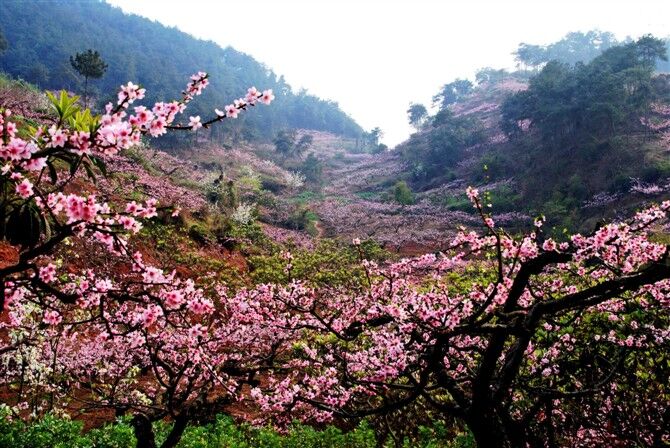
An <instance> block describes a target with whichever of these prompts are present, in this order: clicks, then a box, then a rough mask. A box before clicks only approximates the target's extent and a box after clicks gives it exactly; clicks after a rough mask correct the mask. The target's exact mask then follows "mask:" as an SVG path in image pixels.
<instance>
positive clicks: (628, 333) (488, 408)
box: [242, 189, 670, 447]
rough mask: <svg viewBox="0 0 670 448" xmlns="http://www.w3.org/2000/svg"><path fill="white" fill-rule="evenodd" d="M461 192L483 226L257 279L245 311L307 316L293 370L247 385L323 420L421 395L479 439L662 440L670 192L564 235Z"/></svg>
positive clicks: (285, 415) (275, 408)
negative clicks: (313, 283)
mask: <svg viewBox="0 0 670 448" xmlns="http://www.w3.org/2000/svg"><path fill="white" fill-rule="evenodd" d="M468 194H469V196H470V198H471V200H472V201H473V203H474V205H475V206H476V207H477V208H478V210H479V211H480V212H481V216H482V218H483V222H484V224H485V228H486V233H485V234H483V235H479V234H477V233H475V232H468V231H465V230H463V231H462V232H461V233H459V234H458V236H457V237H456V238H455V239H454V240H453V242H452V246H451V249H450V250H449V251H447V252H445V253H444V254H440V256H435V255H432V254H431V255H426V256H423V257H419V258H416V259H412V260H403V261H401V262H399V263H397V264H394V265H392V266H390V267H388V268H380V267H379V266H376V265H375V264H373V263H369V262H365V261H364V262H363V263H364V265H365V267H366V270H367V273H368V279H369V284H368V285H367V286H366V287H363V288H361V289H360V290H359V291H341V290H337V289H332V290H330V289H320V290H315V289H311V288H309V287H308V286H306V285H300V284H294V285H291V287H290V288H288V289H277V288H275V289H271V288H269V287H267V286H264V287H263V288H262V289H260V290H256V291H255V292H254V294H255V295H256V296H257V298H258V299H257V300H258V303H257V304H256V305H255V306H253V307H252V308H251V309H249V310H248V317H247V318H248V319H250V320H258V321H261V320H265V319H268V318H269V317H270V316H272V318H273V319H283V320H284V321H285V323H284V324H283V326H285V327H292V328H295V329H300V330H301V331H302V335H301V342H300V348H299V350H298V353H297V356H295V357H294V358H293V359H291V360H290V361H289V362H288V363H286V364H285V367H286V371H285V372H284V373H283V374H280V375H276V376H274V377H272V378H271V379H270V384H269V386H268V387H258V388H255V389H254V390H253V391H252V394H253V396H254V397H255V398H256V399H257V400H258V402H259V403H260V404H261V406H262V408H263V410H264V411H266V412H267V415H271V416H273V417H274V418H275V419H276V421H278V422H280V423H281V422H284V423H285V422H287V421H288V420H290V419H291V418H295V417H296V416H301V417H302V418H305V419H308V420H309V419H313V420H317V421H323V420H326V421H327V420H330V419H332V418H333V417H335V416H344V417H363V416H369V415H373V414H383V413H392V412H396V411H398V410H403V409H407V408H411V407H412V406H414V405H416V404H417V403H420V405H421V407H422V408H423V407H427V408H429V409H431V410H432V412H433V413H434V414H433V415H435V414H437V415H439V416H441V418H445V419H446V420H447V421H449V420H448V419H449V418H453V419H456V420H457V421H461V422H463V423H464V424H465V425H466V426H467V427H468V428H469V429H470V431H472V433H473V435H474V437H475V439H476V441H477V444H478V446H482V447H508V446H514V447H517V446H518V447H522V446H537V447H545V446H567V445H574V446H639V445H638V444H642V445H644V446H660V445H662V444H666V443H668V442H669V441H670V432H669V431H668V427H669V426H668V418H669V416H668V405H669V404H670V391H668V389H667V384H668V383H667V378H668V359H669V358H668V355H669V353H668V350H667V349H668V343H669V342H670V339H669V338H670V328H669V324H670V313H669V312H668V311H669V309H668V307H669V305H670V280H668V278H669V277H670V265H669V264H668V251H669V248H668V247H666V246H665V245H663V244H656V243H653V242H651V241H650V240H649V239H648V238H647V236H646V234H647V232H648V231H649V229H650V228H652V227H653V226H654V225H655V224H656V223H657V222H658V221H659V220H661V219H664V218H665V216H666V214H667V212H668V210H669V209H670V201H666V202H664V203H663V204H661V205H660V206H654V207H651V208H649V209H647V210H645V211H641V212H639V213H638V214H637V215H636V216H635V217H634V218H633V219H632V221H631V222H630V223H614V224H609V225H606V226H604V227H602V228H601V229H599V230H598V231H596V232H595V233H594V234H592V235H589V236H582V235H574V236H572V237H571V238H570V239H569V240H567V241H565V242H561V243H557V242H556V241H554V240H552V239H550V238H546V239H545V238H544V237H543V236H542V221H537V222H536V230H535V232H533V233H531V234H530V235H527V236H523V237H518V238H515V237H513V236H511V235H508V234H507V233H506V232H504V231H503V230H501V229H499V228H497V227H496V226H495V223H494V222H493V220H492V219H491V218H490V217H489V216H487V215H486V214H484V213H483V211H482V207H481V204H480V199H479V196H478V192H477V191H476V190H474V189H469V191H468ZM354 243H355V244H357V243H358V241H354ZM248 294H249V292H243V293H242V295H245V296H246V295H248ZM282 316H283V317H282ZM287 372H288V373H287Z"/></svg>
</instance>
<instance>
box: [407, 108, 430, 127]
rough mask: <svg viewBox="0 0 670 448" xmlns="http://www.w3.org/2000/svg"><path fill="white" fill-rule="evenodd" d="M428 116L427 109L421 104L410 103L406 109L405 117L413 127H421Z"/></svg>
mask: <svg viewBox="0 0 670 448" xmlns="http://www.w3.org/2000/svg"><path fill="white" fill-rule="evenodd" d="M427 118H428V110H427V109H426V106H424V105H423V104H418V103H412V104H410V105H409V108H408V109H407V119H408V120H409V124H411V125H412V126H413V127H414V129H417V130H419V129H421V126H423V124H424V123H425V122H426V119H427Z"/></svg>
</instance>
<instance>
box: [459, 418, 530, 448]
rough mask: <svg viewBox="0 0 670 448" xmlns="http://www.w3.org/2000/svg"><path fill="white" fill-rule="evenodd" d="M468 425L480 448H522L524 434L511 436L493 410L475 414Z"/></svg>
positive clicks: (468, 421)
mask: <svg viewBox="0 0 670 448" xmlns="http://www.w3.org/2000/svg"><path fill="white" fill-rule="evenodd" d="M466 423H467V425H468V428H469V429H470V431H471V432H472V435H473V436H474V438H475V442H476V443H477V447H478V448H517V447H522V446H523V444H522V443H521V441H520V439H522V438H523V435H522V434H511V433H510V431H508V428H505V425H504V424H503V421H502V420H501V418H500V416H498V415H497V413H496V412H495V410H493V409H484V410H481V411H479V412H473V413H471V414H470V417H469V418H467V420H466Z"/></svg>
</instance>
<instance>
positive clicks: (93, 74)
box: [70, 49, 107, 106]
mask: <svg viewBox="0 0 670 448" xmlns="http://www.w3.org/2000/svg"><path fill="white" fill-rule="evenodd" d="M70 65H72V68H74V69H75V70H77V72H78V73H79V74H80V75H81V76H83V77H84V105H85V106H86V105H87V104H88V79H89V78H91V79H99V78H102V75H104V74H105V72H106V71H107V64H106V63H105V61H103V60H102V57H101V56H100V53H98V52H97V51H94V50H91V49H89V50H86V51H85V52H83V53H77V54H75V55H74V56H70Z"/></svg>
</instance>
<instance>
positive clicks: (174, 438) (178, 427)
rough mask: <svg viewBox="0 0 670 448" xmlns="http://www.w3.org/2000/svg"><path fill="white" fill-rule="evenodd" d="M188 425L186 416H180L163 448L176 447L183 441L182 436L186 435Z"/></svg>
mask: <svg viewBox="0 0 670 448" xmlns="http://www.w3.org/2000/svg"><path fill="white" fill-rule="evenodd" d="M187 425H188V417H187V416H186V415H185V414H182V415H180V416H178V417H177V418H176V419H175V421H174V425H173V426H172V430H171V431H170V434H168V436H167V439H165V442H163V444H162V445H161V448H174V447H176V446H177V444H178V443H179V441H180V440H181V436H182V435H183V434H184V430H185V429H186V426H187Z"/></svg>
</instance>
